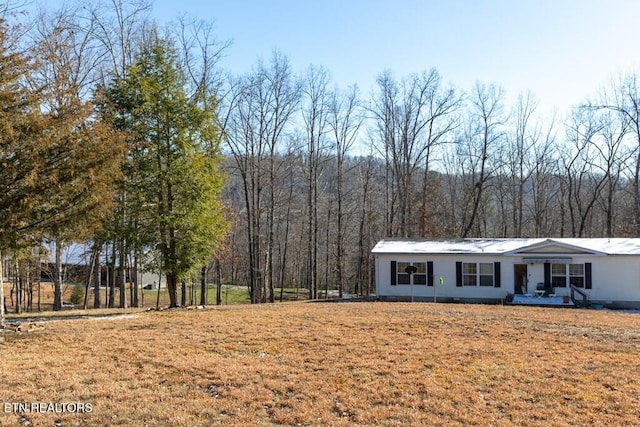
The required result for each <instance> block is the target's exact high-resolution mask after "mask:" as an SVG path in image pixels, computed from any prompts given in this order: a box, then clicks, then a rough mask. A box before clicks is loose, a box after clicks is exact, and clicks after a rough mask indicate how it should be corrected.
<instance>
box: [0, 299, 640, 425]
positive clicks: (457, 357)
mask: <svg viewBox="0 0 640 427" xmlns="http://www.w3.org/2000/svg"><path fill="white" fill-rule="evenodd" d="M132 316H133V317H132ZM43 326H44V327H43V328H37V330H35V331H34V332H30V333H4V334H0V336H2V337H4V341H3V342H0V384H2V387H0V403H3V402H4V403H7V402H28V403H32V402H47V403H48V402H58V403H62V402H83V403H91V404H92V411H91V413H85V414H79V413H58V414H55V413H46V414H38V413H24V414H19V413H13V412H10V413H3V412H0V425H3V426H4V425H19V423H20V422H21V420H22V422H27V420H28V421H29V422H31V423H32V425H44V426H51V425H54V423H55V422H58V425H64V426H68V425H69V426H73V425H111V426H115V425H124V426H129V425H131V426H142V425H146V426H166V425H172V426H199V425H201V426H209V425H277V424H284V425H345V426H346V425H354V424H355V425H388V426H396V425H397V426H401V425H402V426H404V425H448V426H449V425H461V426H462V425H495V426H510V425H519V426H526V425H533V426H536V425H539V426H547V425H557V426H562V425H572V426H573V425H638V424H640V381H639V380H640V374H639V373H638V369H637V365H638V360H639V357H638V356H639V353H640V315H639V314H633V313H622V312H608V311H587V310H566V309H543V308H526V307H503V306H482V305H447V304H428V303H417V304H404V303H345V304H331V303H318V304H315V303H285V304H275V305H261V306H246V305H244V306H228V307H221V308H215V309H208V310H176V311H169V312H148V313H139V314H135V315H130V316H129V317H124V318H119V319H81V320H73V321H69V320H67V321H53V322H46V323H43ZM5 409H6V408H5Z"/></svg>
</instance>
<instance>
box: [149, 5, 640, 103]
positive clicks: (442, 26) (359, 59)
mask: <svg viewBox="0 0 640 427" xmlns="http://www.w3.org/2000/svg"><path fill="white" fill-rule="evenodd" d="M182 13H187V14H189V15H190V16H195V17H198V18H200V19H203V20H207V21H209V20H211V21H214V22H215V26H216V28H217V32H218V35H219V37H220V38H221V39H231V40H232V41H233V45H232V46H231V48H230V49H229V50H228V52H227V57H226V58H225V60H224V63H223V65H224V66H225V67H226V68H228V69H229V70H231V71H233V72H236V73H242V72H246V71H249V70H250V69H251V66H252V65H254V64H255V63H256V62H257V60H258V59H259V58H262V59H265V60H267V59H269V57H270V55H271V52H272V51H273V50H274V49H278V50H279V51H281V52H282V53H284V54H286V55H287V56H288V57H289V59H290V60H291V63H292V65H293V66H294V68H295V69H296V70H297V71H302V70H304V69H306V67H307V66H308V65H309V64H314V65H322V66H324V67H326V68H327V69H328V70H329V71H330V72H331V74H332V76H333V78H334V81H335V83H336V84H337V85H339V86H341V87H346V86H348V85H350V84H354V83H356V84H358V86H359V87H360V89H361V90H362V92H363V93H365V94H366V93H369V90H370V89H371V88H372V87H373V85H374V82H375V78H376V76H377V75H378V74H379V73H380V72H382V71H383V70H385V69H389V70H391V71H392V72H393V73H394V75H395V76H396V77H397V78H401V77H403V76H406V75H408V74H410V73H415V72H421V71H424V70H429V69H431V68H432V67H435V68H436V69H438V71H439V72H440V74H441V75H442V77H443V79H444V81H445V82H450V83H452V84H454V85H455V86H457V87H459V88H460V89H463V90H469V89H470V88H471V87H472V86H473V84H474V83H475V82H476V81H481V82H485V83H490V82H493V83H497V84H499V85H501V86H502V87H503V88H504V89H505V90H506V91H507V94H508V95H509V96H510V98H513V97H515V96H516V95H517V94H518V93H519V92H523V91H526V90H530V91H532V92H533V93H534V94H535V95H536V96H537V97H538V99H539V101H540V107H541V108H544V109H547V110H550V109H552V108H554V107H557V108H558V110H559V112H561V113H562V112H566V110H567V109H568V107H569V106H570V105H572V104H575V103H578V102H581V101H582V100H583V99H584V98H586V97H588V96H592V95H593V94H595V93H596V92H597V90H598V88H599V87H601V86H602V85H604V84H606V83H607V82H608V81H609V80H610V79H611V78H613V77H615V76H617V75H619V74H620V73H623V72H631V71H633V72H635V71H636V70H637V68H638V67H637V66H638V64H639V63H640V44H639V43H637V28H638V25H637V19H638V17H640V1H635V0H607V1H605V0H547V1H545V0H538V1H533V0H519V1H518V0H512V1H507V0H486V1H479V0H478V1H473V0H441V1H433V0H423V1H420V0H394V1H386V0H244V1H243V0H178V1H176V0H155V6H154V17H155V18H156V19H158V20H159V21H161V22H164V21H170V20H172V19H174V18H175V17H177V16H179V15H180V14H182Z"/></svg>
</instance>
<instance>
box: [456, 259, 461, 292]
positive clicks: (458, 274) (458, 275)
mask: <svg viewBox="0 0 640 427" xmlns="http://www.w3.org/2000/svg"><path fill="white" fill-rule="evenodd" d="M456 286H462V261H456Z"/></svg>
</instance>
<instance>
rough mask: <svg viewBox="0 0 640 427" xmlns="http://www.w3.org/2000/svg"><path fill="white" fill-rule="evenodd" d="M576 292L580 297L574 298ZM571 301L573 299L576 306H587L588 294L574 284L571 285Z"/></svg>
mask: <svg viewBox="0 0 640 427" xmlns="http://www.w3.org/2000/svg"><path fill="white" fill-rule="evenodd" d="M576 294H578V295H580V296H581V298H580V299H578V298H576ZM571 301H573V303H574V304H575V305H576V306H577V307H588V306H589V295H587V294H586V293H585V292H584V291H583V290H582V289H580V288H577V287H576V286H575V285H571Z"/></svg>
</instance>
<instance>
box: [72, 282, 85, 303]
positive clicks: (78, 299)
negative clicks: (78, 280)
mask: <svg viewBox="0 0 640 427" xmlns="http://www.w3.org/2000/svg"><path fill="white" fill-rule="evenodd" d="M69 301H71V303H72V304H82V303H83V302H84V286H83V285H74V286H73V289H71V296H70V297H69Z"/></svg>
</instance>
